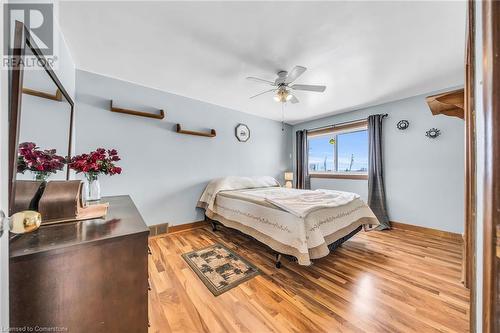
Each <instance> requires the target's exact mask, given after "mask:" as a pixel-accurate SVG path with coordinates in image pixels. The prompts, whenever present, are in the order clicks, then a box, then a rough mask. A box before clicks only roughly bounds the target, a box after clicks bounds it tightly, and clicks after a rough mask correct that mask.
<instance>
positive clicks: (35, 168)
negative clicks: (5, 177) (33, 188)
mask: <svg viewBox="0 0 500 333" xmlns="http://www.w3.org/2000/svg"><path fill="white" fill-rule="evenodd" d="M65 163H66V159H65V158H64V157H62V156H59V155H57V154H56V150H55V149H46V150H41V149H40V147H37V146H36V144H35V143H34V142H23V143H21V144H20V145H19V148H18V157H17V172H18V173H24V172H25V171H31V172H33V173H34V175H35V179H36V180H41V181H45V180H46V179H47V178H48V177H49V176H50V174H51V173H56V172H57V171H59V170H62V169H63V168H64V164H65Z"/></svg>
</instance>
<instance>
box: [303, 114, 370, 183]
mask: <svg viewBox="0 0 500 333" xmlns="http://www.w3.org/2000/svg"><path fill="white" fill-rule="evenodd" d="M364 130H368V121H367V120H361V121H356V122H352V123H348V124H344V125H337V126H335V125H334V126H332V127H329V128H324V129H320V130H315V131H310V132H308V133H307V140H308V141H309V139H310V138H314V137H318V136H323V135H331V134H335V136H337V135H339V134H344V133H353V132H357V131H364ZM308 145H309V143H308ZM307 154H308V158H309V151H308V152H307ZM333 155H334V168H335V169H337V170H338V158H337V157H338V151H337V144H335V146H334V149H333ZM307 170H308V172H309V176H310V177H311V178H331V179H355V180H367V179H368V170H367V171H366V172H342V171H320V172H317V171H316V172H310V171H309V165H307Z"/></svg>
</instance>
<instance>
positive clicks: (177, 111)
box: [76, 70, 291, 225]
mask: <svg viewBox="0 0 500 333" xmlns="http://www.w3.org/2000/svg"><path fill="white" fill-rule="evenodd" d="M76 78H77V80H76V85H77V117H76V118H77V119H76V126H77V138H76V153H83V152H88V151H89V150H92V149H95V148H97V147H104V148H116V149H118V151H119V153H120V156H121V157H122V158H123V160H122V161H120V165H121V166H122V167H123V174H122V175H118V176H113V177H106V176H104V177H102V179H101V186H102V191H103V194H104V195H115V194H130V195H131V196H132V198H133V199H134V201H135V203H136V205H137V206H138V208H139V210H140V212H141V214H142V215H143V217H144V218H145V220H146V223H147V224H148V225H153V224H159V223H165V222H168V223H170V224H171V225H178V224H183V223H188V222H193V221H197V220H201V219H203V214H202V211H201V210H198V209H196V208H195V206H196V203H197V201H198V199H199V197H200V195H201V193H202V191H203V189H204V187H205V185H206V184H207V183H208V181H209V180H211V179H213V178H216V177H222V176H230V175H240V176H252V175H269V176H274V177H277V179H278V180H279V181H282V180H283V179H282V175H283V172H284V171H286V170H290V168H291V147H290V145H289V142H290V141H291V135H290V134H291V128H290V126H288V125H286V127H285V131H284V132H282V130H281V123H279V122H276V121H272V120H268V119H263V118H259V117H255V116H252V115H249V114H245V113H241V112H237V111H234V110H230V109H226V108H223V107H220V106H216V105H212V104H208V103H204V102H200V101H197V100H193V99H190V98H186V97H182V96H178V95H174V94H170V93H167V92H162V91H159V90H155V89H150V88H146V87H143V86H139V85H136V84H132V83H129V82H124V81H120V80H116V79H112V78H109V77H105V76H101V75H97V74H93V73H89V72H85V71H80V70H78V71H77V75H76ZM110 99H113V101H114V103H115V105H116V106H119V107H120V106H121V107H124V108H132V109H139V110H144V111H149V112H155V110H156V109H164V110H165V112H166V117H165V119H163V120H156V119H148V118H141V117H135V116H129V115H124V114H119V113H113V112H110V111H109V101H110ZM176 123H181V124H182V125H183V127H185V128H186V129H192V130H203V131H207V129H209V128H214V129H216V131H217V136H216V137H215V138H206V137H197V136H190V135H182V134H178V133H176V132H175V131H174V126H175V124H176ZM238 123H245V124H247V125H248V126H249V128H250V130H251V137H250V140H249V141H248V142H247V143H241V142H239V141H238V140H237V139H236V137H235V136H234V129H235V126H236V125H237V124H238Z"/></svg>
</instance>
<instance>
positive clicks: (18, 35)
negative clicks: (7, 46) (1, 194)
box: [9, 21, 75, 215]
mask: <svg viewBox="0 0 500 333" xmlns="http://www.w3.org/2000/svg"><path fill="white" fill-rule="evenodd" d="M23 42H24V43H23ZM23 45H24V47H23ZM25 47H29V48H30V50H31V52H32V53H33V55H34V56H35V57H36V58H37V60H38V62H39V63H40V64H42V66H43V68H44V69H45V72H46V73H47V74H48V75H49V77H50V78H51V79H52V81H53V82H54V84H55V85H56V86H57V88H58V89H59V90H60V91H61V93H62V95H63V96H64V98H65V99H66V101H67V102H68V103H69V104H70V106H71V113H70V125H69V133H68V153H67V156H68V158H71V150H72V141H73V140H72V139H73V120H74V118H73V117H74V108H75V103H74V102H73V99H72V98H71V97H70V96H69V94H68V92H67V91H66V89H65V88H64V86H63V85H62V83H61V81H59V78H58V77H57V75H56V74H55V72H54V70H53V69H52V68H51V67H50V65H49V64H48V61H47V59H46V58H45V56H44V55H43V53H42V51H41V50H40V48H39V47H38V46H37V45H36V43H35V41H34V40H33V38H32V37H31V34H30V32H29V29H27V28H26V26H25V25H24V23H22V22H19V21H16V23H15V31H14V49H13V55H12V59H13V66H12V67H11V68H10V69H9V72H10V73H9V74H10V86H9V88H10V92H9V215H12V214H13V213H14V212H13V211H12V209H13V207H14V195H15V191H16V174H17V172H16V170H17V147H18V145H19V127H20V119H21V102H22V94H23V73H24V62H23V60H24V56H25ZM66 180H69V168H68V167H67V169H66Z"/></svg>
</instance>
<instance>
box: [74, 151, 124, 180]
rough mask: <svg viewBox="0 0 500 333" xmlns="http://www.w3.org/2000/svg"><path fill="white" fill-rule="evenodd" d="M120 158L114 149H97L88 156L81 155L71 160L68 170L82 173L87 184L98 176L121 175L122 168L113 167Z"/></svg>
mask: <svg viewBox="0 0 500 333" xmlns="http://www.w3.org/2000/svg"><path fill="white" fill-rule="evenodd" d="M119 160H120V157H119V156H118V152H117V151H116V149H109V150H106V149H104V148H97V149H96V150H94V151H91V152H90V153H88V154H81V155H77V156H74V157H72V158H71V160H70V162H69V167H70V169H73V170H75V171H76V173H80V172H83V173H84V174H85V177H86V178H87V180H88V181H89V182H92V181H94V180H97V177H98V176H99V174H104V175H109V176H113V175H116V174H121V173H122V168H120V167H119V166H116V165H115V162H118V161H119Z"/></svg>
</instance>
